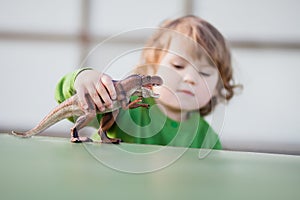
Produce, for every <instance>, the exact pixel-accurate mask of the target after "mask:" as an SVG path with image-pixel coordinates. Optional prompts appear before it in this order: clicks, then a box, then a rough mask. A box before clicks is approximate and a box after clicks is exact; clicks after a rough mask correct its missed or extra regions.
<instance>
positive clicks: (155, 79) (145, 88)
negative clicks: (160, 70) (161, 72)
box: [137, 75, 163, 98]
mask: <svg viewBox="0 0 300 200" xmlns="http://www.w3.org/2000/svg"><path fill="white" fill-rule="evenodd" d="M162 84H163V80H162V78H161V77H159V76H149V75H147V76H141V88H140V89H139V90H138V91H137V94H138V96H141V97H143V98H149V97H154V98H158V97H159V94H155V93H154V92H153V90H152V87H153V86H160V85H162Z"/></svg>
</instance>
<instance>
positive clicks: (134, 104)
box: [124, 97, 149, 109]
mask: <svg viewBox="0 0 300 200" xmlns="http://www.w3.org/2000/svg"><path fill="white" fill-rule="evenodd" d="M141 101H142V98H141V97H140V98H137V99H136V100H134V101H132V102H129V104H128V105H127V106H126V107H125V108H124V109H133V108H138V107H144V108H149V104H146V103H140V102H141Z"/></svg>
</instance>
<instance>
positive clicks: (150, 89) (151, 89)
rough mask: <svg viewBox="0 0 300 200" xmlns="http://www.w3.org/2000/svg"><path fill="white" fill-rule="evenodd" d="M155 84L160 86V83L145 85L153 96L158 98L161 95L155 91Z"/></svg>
mask: <svg viewBox="0 0 300 200" xmlns="http://www.w3.org/2000/svg"><path fill="white" fill-rule="evenodd" d="M153 86H158V85H156V84H149V85H146V86H144V87H145V88H147V89H148V90H149V91H150V93H151V97H154V98H158V97H159V96H160V95H159V94H157V93H154V92H153Z"/></svg>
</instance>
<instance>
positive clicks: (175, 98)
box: [155, 42, 219, 112]
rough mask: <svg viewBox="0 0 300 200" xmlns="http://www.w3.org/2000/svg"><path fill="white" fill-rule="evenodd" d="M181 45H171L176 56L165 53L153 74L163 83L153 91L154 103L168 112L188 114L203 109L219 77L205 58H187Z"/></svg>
mask: <svg viewBox="0 0 300 200" xmlns="http://www.w3.org/2000/svg"><path fill="white" fill-rule="evenodd" d="M172 43H173V42H172ZM185 45H186V44H185ZM185 45H184V44H181V43H180V42H179V43H177V45H176V44H171V46H172V48H173V50H174V49H176V50H178V51H176V52H180V56H179V55H175V54H172V53H167V54H166V55H165V56H164V58H163V59H162V60H161V62H160V66H159V68H158V71H157V75H159V76H161V77H162V79H163V80H164V85H163V86H162V87H157V88H156V89H155V92H157V93H159V94H160V98H159V99H158V102H159V103H160V105H161V106H162V107H164V109H167V110H172V112H174V111H176V110H177V111H180V112H189V111H193V110H199V109H200V108H202V107H204V106H205V105H206V104H207V103H208V102H209V101H210V99H211V97H212V96H213V95H214V94H215V92H216V86H217V82H218V77H219V74H218V70H217V69H216V68H215V67H213V65H212V64H211V62H209V61H208V59H207V57H206V56H201V58H200V59H197V58H195V57H193V56H191V55H190V52H188V51H187V49H188V48H186V49H185V48H182V47H185Z"/></svg>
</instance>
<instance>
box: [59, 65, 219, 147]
mask: <svg viewBox="0 0 300 200" xmlns="http://www.w3.org/2000/svg"><path fill="white" fill-rule="evenodd" d="M82 70H85V69H80V70H77V71H75V72H72V73H70V74H67V75H66V76H64V77H63V78H62V79H61V80H60V81H59V83H58V85H57V88H56V94H55V98H56V100H57V101H58V102H59V103H61V102H62V101H64V100H65V99H67V98H70V97H71V96H72V95H74V93H75V89H74V81H75V79H76V77H77V75H78V74H79V73H80V72H81V71H82ZM132 98H133V99H134V98H136V97H132ZM143 103H148V104H149V105H150V108H149V109H147V108H142V107H140V108H135V109H129V110H123V109H120V113H119V115H118V116H117V118H116V120H115V123H114V125H113V126H112V127H111V128H110V129H109V131H108V136H110V137H113V138H121V139H122V141H123V142H128V143H139V144H156V145H170V146H180V147H192V148H207V149H212V148H213V149H222V145H221V143H220V140H219V138H218V135H217V134H216V133H215V132H214V131H213V129H212V128H211V127H210V126H209V124H208V123H207V122H206V121H205V120H204V119H203V117H201V116H200V114H199V112H192V113H190V115H189V118H188V119H187V120H185V121H182V122H178V121H175V120H173V119H170V118H168V117H167V116H166V115H165V114H164V113H163V112H162V111H161V110H160V109H159V108H158V106H157V105H156V103H155V100H154V99H153V98H147V99H143ZM101 117H102V116H101V114H98V115H97V120H94V121H93V122H92V123H91V124H90V125H91V126H93V127H95V128H98V127H99V121H100V120H101ZM70 120H71V121H74V120H72V119H70ZM93 139H96V140H100V137H99V136H98V135H95V136H93Z"/></svg>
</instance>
